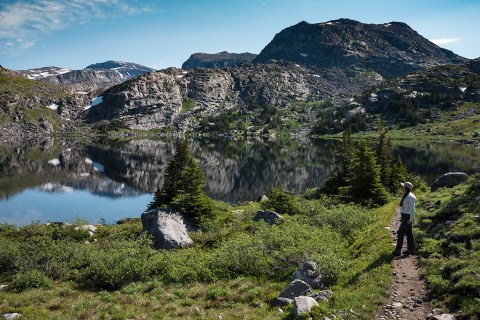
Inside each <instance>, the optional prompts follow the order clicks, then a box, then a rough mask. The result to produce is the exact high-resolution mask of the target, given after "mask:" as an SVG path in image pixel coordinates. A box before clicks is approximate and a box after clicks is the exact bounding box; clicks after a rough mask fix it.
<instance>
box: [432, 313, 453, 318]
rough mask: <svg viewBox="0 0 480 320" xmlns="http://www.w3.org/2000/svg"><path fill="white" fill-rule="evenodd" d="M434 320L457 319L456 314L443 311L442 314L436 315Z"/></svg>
mask: <svg viewBox="0 0 480 320" xmlns="http://www.w3.org/2000/svg"><path fill="white" fill-rule="evenodd" d="M431 319H432V320H455V316H454V315H453V314H450V313H442V314H440V315H434V316H433V317H432V318H431Z"/></svg>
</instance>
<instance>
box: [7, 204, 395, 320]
mask: <svg viewBox="0 0 480 320" xmlns="http://www.w3.org/2000/svg"><path fill="white" fill-rule="evenodd" d="M293 200H294V201H295V202H296V203H297V204H298V207H297V208H296V209H295V210H296V211H295V212H291V213H290V214H285V221H284V222H283V223H282V224H280V225H278V226H272V227H270V226H268V225H266V224H265V223H254V222H253V221H252V218H253V215H254V213H255V212H256V211H257V210H259V209H260V206H259V204H258V203H247V204H244V205H241V206H237V207H230V206H228V205H226V204H223V203H216V208H215V209H216V212H217V213H220V214H218V215H217V216H216V218H215V219H211V220H209V222H208V223H204V224H203V227H202V229H201V230H199V231H197V232H194V233H192V238H193V239H194V241H195V245H194V246H193V247H191V248H187V249H182V250H174V251H165V250H154V249H152V247H151V239H149V238H148V237H147V236H146V235H145V234H143V233H142V227H141V223H140V221H139V220H134V221H130V222H127V223H124V224H119V225H114V226H99V229H98V230H97V232H96V233H95V234H94V236H93V237H90V235H89V234H88V233H87V232H86V231H83V230H81V229H78V230H76V229H75V226H77V225H80V224H82V223H83V222H81V221H78V222H76V223H75V224H74V225H72V226H63V225H57V224H51V225H48V226H47V225H42V224H32V225H28V226H25V227H21V228H16V227H13V226H2V227H1V231H0V239H1V242H2V246H1V248H0V264H1V265H0V270H2V273H1V275H0V279H2V280H1V281H2V282H3V281H5V283H6V284H9V287H8V291H0V299H1V301H2V303H1V304H0V313H6V312H20V313H22V314H23V315H24V316H25V317H26V318H28V319H53V318H59V317H60V318H61V317H64V318H83V319H131V318H135V319H145V318H148V319H156V318H158V319H162V318H174V317H178V318H187V319H189V318H190V319H193V318H212V317H217V316H218V315H222V316H224V317H226V318H232V319H255V318H270V319H285V318H289V317H291V314H292V310H291V309H290V308H286V309H284V310H283V312H280V311H279V310H278V308H270V307H269V306H268V302H269V300H270V299H272V298H274V297H275V296H276V295H278V294H279V292H280V291H281V290H282V289H283V287H284V286H285V285H286V284H287V283H288V281H289V278H290V275H291V274H292V272H293V271H294V270H295V269H296V268H297V267H298V265H299V264H300V263H301V261H303V260H305V259H313V260H315V261H316V262H318V264H319V266H320V267H321V269H322V270H323V271H324V274H325V279H326V283H327V285H328V286H329V288H330V289H332V290H334V291H335V296H334V298H333V299H332V300H331V301H329V302H325V303H323V304H322V310H321V313H322V314H326V315H327V314H338V312H340V309H346V310H350V309H352V310H355V312H356V313H358V314H359V315H360V316H359V318H360V319H369V318H370V317H371V316H372V314H373V313H374V312H375V309H376V304H377V303H380V302H381V300H382V297H383V295H384V294H385V292H386V290H388V287H389V273H390V270H391V265H390V256H389V251H390V249H391V248H390V246H391V245H390V239H389V233H388V231H387V230H386V229H385V228H384V227H385V226H387V225H388V221H389V219H390V215H391V211H392V210H393V205H394V204H393V205H392V204H391V205H388V206H384V207H381V208H379V209H376V210H375V211H373V212H371V211H370V210H369V209H366V208H363V207H360V206H357V205H353V204H340V203H338V202H336V201H334V200H332V199H328V198H324V199H319V200H306V199H304V198H299V197H294V199H293ZM367 290H368V291H367ZM367 292H368V294H367ZM120 306H121V308H122V310H123V312H120V309H118V308H120ZM317 312H319V311H317Z"/></svg>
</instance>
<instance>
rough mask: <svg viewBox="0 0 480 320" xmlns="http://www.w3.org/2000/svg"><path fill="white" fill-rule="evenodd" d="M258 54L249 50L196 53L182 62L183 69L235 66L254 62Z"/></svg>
mask: <svg viewBox="0 0 480 320" xmlns="http://www.w3.org/2000/svg"><path fill="white" fill-rule="evenodd" d="M256 56H257V55H256V54H253V53H249V52H245V53H230V52H227V51H223V52H219V53H200V52H198V53H194V54H192V55H191V56H190V58H188V60H187V61H185V62H184V63H183V64H182V69H185V70H187V69H193V68H226V67H234V66H237V65H239V64H242V63H248V62H252V61H253V59H255V57H256Z"/></svg>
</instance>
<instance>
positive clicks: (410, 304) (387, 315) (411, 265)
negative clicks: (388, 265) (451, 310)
mask: <svg viewBox="0 0 480 320" xmlns="http://www.w3.org/2000/svg"><path fill="white" fill-rule="evenodd" d="M399 225H400V213H399V212H398V209H397V212H396V213H395V216H394V217H393V219H392V222H391V223H390V228H391V233H392V239H393V242H394V243H396V241H397V235H396V233H397V232H396V230H397V229H398V226H399ZM405 240H406V239H405ZM404 246H405V247H404V249H403V250H405V249H406V241H405V243H404ZM393 249H394V246H392V251H393ZM393 265H394V269H393V274H392V289H391V291H390V298H389V301H388V302H387V303H386V304H385V305H383V306H382V307H381V310H380V311H379V313H378V315H377V317H376V318H375V319H376V320H386V319H398V320H401V319H403V320H410V319H412V320H421V319H427V315H428V314H429V313H430V312H431V310H432V307H431V305H430V303H428V301H427V299H426V295H427V289H426V285H425V281H424V280H423V279H422V277H421V276H420V269H419V267H418V256H416V255H411V256H406V255H402V256H400V257H398V258H395V260H394V261H393Z"/></svg>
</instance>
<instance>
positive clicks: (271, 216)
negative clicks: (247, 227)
mask: <svg viewBox="0 0 480 320" xmlns="http://www.w3.org/2000/svg"><path fill="white" fill-rule="evenodd" d="M261 220H263V221H265V222H266V223H267V224H269V225H271V226H272V225H274V224H279V223H281V222H282V221H283V217H282V216H281V215H279V214H278V213H276V212H275V211H270V210H262V211H258V212H257V214H256V215H255V217H254V218H253V221H255V222H259V221H261Z"/></svg>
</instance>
